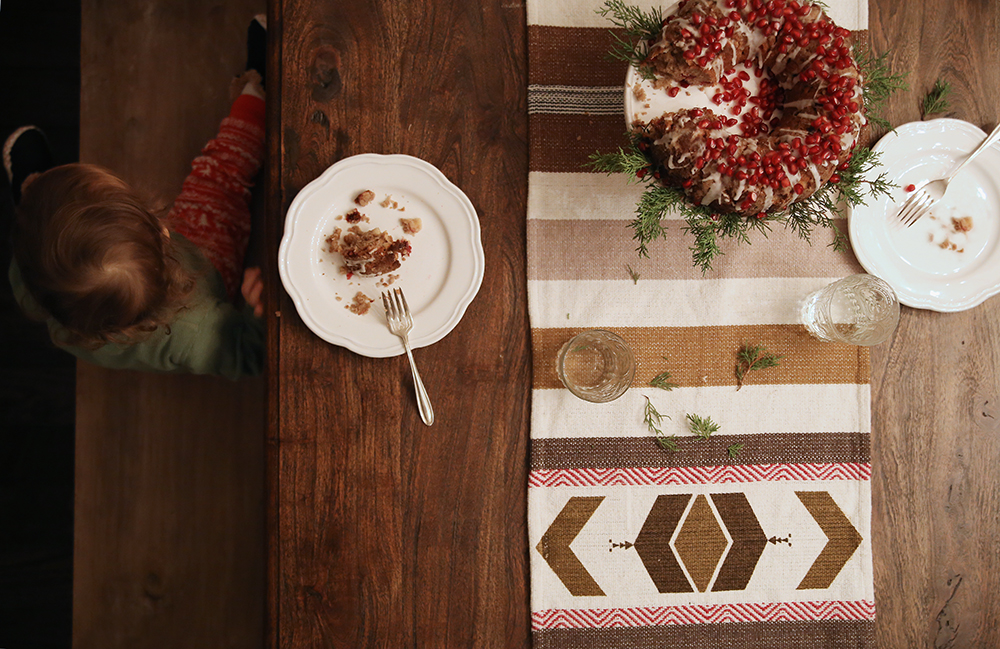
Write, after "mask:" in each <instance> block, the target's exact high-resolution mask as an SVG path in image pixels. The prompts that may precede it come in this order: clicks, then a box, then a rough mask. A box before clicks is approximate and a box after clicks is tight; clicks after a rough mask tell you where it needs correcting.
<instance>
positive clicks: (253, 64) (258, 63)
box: [247, 14, 267, 86]
mask: <svg viewBox="0 0 1000 649" xmlns="http://www.w3.org/2000/svg"><path fill="white" fill-rule="evenodd" d="M266 67H267V17H266V16H265V15H264V14H260V15H258V16H254V19H253V20H251V21H250V26H249V27H247V70H254V71H255V72H257V74H259V75H260V85H261V86H264V85H265V84H264V81H265V79H266V77H265V76H264V72H265V68H266Z"/></svg>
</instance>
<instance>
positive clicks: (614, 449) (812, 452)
mask: <svg viewBox="0 0 1000 649" xmlns="http://www.w3.org/2000/svg"><path fill="white" fill-rule="evenodd" d="M870 439H871V436H870V435H869V434H868V433H850V432H845V433H829V432H823V433H792V434H789V433H779V432H776V433H760V434H753V435H733V434H729V433H727V434H725V435H721V434H720V435H714V436H712V437H710V438H709V439H707V440H702V439H698V438H695V437H688V438H680V437H679V438H678V439H677V442H678V444H680V445H681V446H682V450H683V451H684V452H683V453H669V452H666V451H664V450H663V449H662V448H660V446H659V445H658V444H657V443H656V441H655V440H654V439H653V437H652V435H649V436H647V437H625V438H622V437H591V438H580V437H570V438H557V439H546V438H542V439H533V440H531V470H532V471H545V470H555V469H628V468H634V467H696V466H715V465H718V464H725V463H726V462H727V459H728V458H729V454H728V452H727V449H728V448H729V447H730V446H731V445H733V444H742V445H743V448H742V450H741V451H740V455H739V464H740V465H742V466H750V465H757V464H810V463H817V462H820V463H838V464H840V463H855V462H862V463H867V462H870V461H871V442H870Z"/></svg>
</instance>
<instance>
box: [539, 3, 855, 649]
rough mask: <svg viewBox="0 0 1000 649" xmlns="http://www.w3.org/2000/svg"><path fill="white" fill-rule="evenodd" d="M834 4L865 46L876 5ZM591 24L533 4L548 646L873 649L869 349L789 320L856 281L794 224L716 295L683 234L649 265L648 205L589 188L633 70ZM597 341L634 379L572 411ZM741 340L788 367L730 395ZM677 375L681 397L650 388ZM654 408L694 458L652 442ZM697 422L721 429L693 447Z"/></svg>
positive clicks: (588, 16)
mask: <svg viewBox="0 0 1000 649" xmlns="http://www.w3.org/2000/svg"><path fill="white" fill-rule="evenodd" d="M827 2H828V4H829V5H830V11H829V13H830V14H831V16H832V17H833V19H834V20H835V21H836V22H837V23H838V24H839V25H840V26H842V27H846V28H848V29H850V30H852V31H853V32H854V33H855V35H856V37H858V38H859V39H861V40H866V37H867V34H866V30H867V25H868V15H867V4H866V3H865V2H864V0H827ZM601 5H602V2H601V1H600V0H529V2H528V39H529V41H528V53H529V59H528V66H529V67H528V69H529V88H528V112H529V128H530V131H529V133H530V175H529V185H528V186H529V195H528V227H527V232H528V297H529V313H530V317H531V326H532V345H533V352H534V379H533V391H532V422H531V467H530V474H529V485H528V517H529V525H528V527H529V547H530V552H531V609H532V635H533V639H534V646H535V647H536V648H538V649H549V648H551V649H558V648H564V647H565V648H568V647H573V648H585V647H595V648H596V647H600V648H612V647H628V648H630V649H639V648H644V647H650V648H652V647H699V648H704V647H754V648H762V647H781V648H782V649H788V648H792V647H821V646H823V647H826V646H829V647H833V646H836V647H870V646H872V645H873V629H874V618H875V603H874V587H873V580H872V565H871V564H872V562H871V552H872V551H871V526H870V519H871V481H870V476H871V465H870V440H869V436H870V430H871V428H870V388H869V375H870V365H869V356H868V351H867V349H865V348H857V347H851V346H847V345H841V344H832V343H820V342H818V341H816V340H814V339H812V338H811V337H809V336H808V334H807V333H806V332H805V329H804V328H803V327H802V326H801V325H799V324H798V322H797V315H798V307H799V301H800V300H801V298H802V297H804V296H805V295H806V294H808V293H809V292H810V291H812V290H814V289H816V288H819V287H821V286H823V285H825V284H827V283H829V282H831V281H833V280H834V279H837V278H840V277H843V276H846V275H850V274H853V273H858V272H863V271H862V269H861V267H860V265H859V264H858V262H857V261H856V259H855V258H854V256H853V255H852V254H851V253H850V252H838V251H836V250H834V249H833V248H831V247H829V246H828V244H829V243H830V241H831V240H832V236H831V234H830V233H829V232H826V231H821V232H817V233H815V235H814V236H813V240H812V243H811V245H810V244H809V243H807V242H805V241H803V240H801V239H799V238H798V237H797V236H796V235H795V234H794V233H791V232H789V231H785V230H784V229H783V228H781V227H780V226H778V227H777V228H776V229H774V230H773V231H772V232H771V233H770V235H769V236H768V237H767V238H764V237H760V236H757V237H754V238H753V244H752V245H749V246H748V245H742V246H724V247H723V250H724V251H725V255H724V256H723V257H721V258H719V259H718V260H717V262H716V263H715V269H714V270H713V271H711V272H709V273H707V274H704V275H703V274H702V273H701V272H700V270H698V269H696V268H694V267H693V266H692V262H691V254H690V251H689V249H688V248H689V246H690V245H691V241H690V240H689V237H688V235H686V234H685V233H684V232H683V231H682V225H683V223H682V222H681V221H679V220H672V222H671V223H670V224H669V235H668V238H667V239H666V240H665V241H664V240H660V241H657V242H656V243H655V244H654V245H652V246H651V247H650V258H649V259H640V258H639V257H638V255H637V254H636V252H635V243H634V242H633V241H632V238H631V230H630V229H629V227H628V222H629V221H630V220H631V219H632V218H633V216H634V211H635V206H636V201H637V199H638V198H639V196H640V193H641V189H640V188H639V186H637V185H634V184H628V183H627V182H626V179H625V178H624V177H622V176H620V175H618V176H611V177H608V176H606V175H604V174H599V173H591V172H588V171H587V170H586V169H585V168H584V164H585V163H586V162H587V159H588V156H589V155H590V154H591V153H594V152H598V151H601V152H609V151H614V150H615V147H617V146H619V145H622V144H624V141H625V138H624V133H625V120H624V116H623V83H624V77H625V66H624V64H622V63H620V62H612V61H609V60H608V59H607V58H606V53H607V52H608V50H609V49H610V45H611V41H610V36H609V26H610V23H609V22H607V20H606V19H604V18H602V17H601V16H599V15H598V14H597V13H596V12H595V10H596V9H597V8H598V7H600V6H601ZM641 6H642V7H643V8H647V7H649V6H653V5H652V3H650V2H649V0H645V2H643V3H641ZM663 8H664V9H667V8H669V4H668V5H664V6H663ZM845 226H846V224H841V226H840V229H841V231H842V232H846V227H845ZM626 266H630V267H631V269H632V270H633V271H634V272H635V273H637V274H638V275H639V278H638V279H637V280H633V279H632V278H631V276H630V274H629V271H628V269H627V267H626ZM590 328H603V329H608V330H611V331H614V332H616V333H618V334H619V335H621V336H622V337H623V338H625V340H626V341H627V342H628V344H629V346H630V347H631V348H632V350H633V352H634V353H635V356H636V358H637V361H638V369H637V372H636V377H635V380H634V381H633V384H632V387H631V389H630V390H629V391H628V392H626V393H625V395H624V396H622V397H621V398H620V399H618V400H616V401H614V402H611V403H608V404H592V403H587V402H585V401H582V400H580V399H577V398H576V397H574V396H573V395H571V394H570V393H569V391H567V390H566V389H564V388H563V387H562V385H561V383H560V382H559V379H558V377H557V376H556V372H555V358H556V353H557V351H558V350H559V348H560V346H561V345H562V344H563V343H564V342H565V341H566V340H568V339H569V338H570V337H571V336H572V335H573V334H575V333H577V332H579V331H581V330H584V329H590ZM744 343H754V344H761V345H764V346H766V347H767V348H768V349H769V350H771V351H772V352H775V353H779V354H783V355H784V359H782V361H781V365H780V366H779V367H775V368H770V369H766V370H763V371H758V372H754V373H752V374H750V375H749V376H748V377H747V379H746V383H745V385H744V386H743V387H742V389H740V390H737V389H736V377H735V371H734V369H735V366H736V354H737V351H738V349H739V347H740V345H741V344H744ZM664 370H668V371H670V372H671V375H672V381H673V382H674V383H677V384H678V385H679V386H680V387H678V388H677V389H674V390H672V391H669V392H667V391H663V390H659V389H657V388H653V387H650V386H649V381H650V380H651V379H652V378H653V377H654V376H656V375H657V374H659V373H660V372H662V371H664ZM645 397H648V398H649V399H650V400H651V401H652V403H653V404H654V406H655V407H656V409H657V410H658V411H659V412H660V413H662V414H664V415H667V416H669V417H671V419H670V420H664V421H663V432H664V433H665V434H668V435H669V434H676V435H677V436H678V441H679V445H680V447H681V450H680V451H678V452H668V451H665V450H663V449H661V448H660V447H659V445H658V444H657V443H656V441H655V439H654V438H653V436H652V435H651V433H650V432H649V431H648V430H647V428H646V426H645V425H644V423H643V407H644V405H645ZM688 413H692V414H697V415H699V416H702V417H711V418H712V419H713V420H714V421H715V422H716V423H718V424H719V425H720V430H719V431H718V432H717V433H715V434H714V435H712V437H711V438H710V439H709V440H707V441H704V440H701V439H699V438H697V437H695V436H693V435H691V434H690V433H689V432H688V431H687V430H686V426H685V415H686V414H688ZM734 444H742V450H741V451H740V452H739V453H738V455H737V456H736V457H735V458H731V457H730V455H729V453H728V449H729V447H731V446H732V445H734Z"/></svg>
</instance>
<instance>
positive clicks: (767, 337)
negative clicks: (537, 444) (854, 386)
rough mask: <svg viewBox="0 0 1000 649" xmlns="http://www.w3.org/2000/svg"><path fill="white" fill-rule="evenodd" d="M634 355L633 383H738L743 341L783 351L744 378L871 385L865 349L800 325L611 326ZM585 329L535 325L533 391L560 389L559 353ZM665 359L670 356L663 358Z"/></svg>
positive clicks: (771, 382) (776, 382) (767, 381)
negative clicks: (658, 379)
mask: <svg viewBox="0 0 1000 649" xmlns="http://www.w3.org/2000/svg"><path fill="white" fill-rule="evenodd" d="M611 330H612V331H614V332H615V333H617V334H618V335H620V336H621V337H622V338H624V339H625V342H627V343H628V345H629V347H630V348H631V349H632V353H633V354H634V355H635V357H636V362H637V370H636V375H635V379H634V380H633V381H632V386H633V387H635V386H640V385H648V384H649V381H650V380H651V379H652V378H653V377H654V376H656V375H657V374H659V373H660V372H663V371H664V370H668V371H669V372H670V375H671V381H672V382H674V383H676V384H677V385H679V386H681V387H698V386H706V385H733V386H735V385H736V374H735V369H736V353H737V351H738V349H739V347H740V345H742V344H744V343H752V344H757V345H764V346H765V347H767V348H768V349H769V350H770V351H771V352H773V353H775V354H782V355H784V358H783V359H782V360H781V364H780V366H779V367H775V368H769V369H766V370H763V371H758V372H754V373H753V374H751V375H750V376H749V377H748V378H747V379H746V381H747V382H751V381H752V382H753V383H757V384H767V385H783V384H804V383H868V382H869V381H870V369H871V368H870V366H869V361H868V359H869V354H868V348H867V347H855V346H853V345H846V344H842V343H824V342H820V341H819V340H816V339H815V338H813V337H812V336H810V335H809V334H808V333H807V332H806V330H805V328H804V327H803V326H801V325H741V326H729V327H662V328H654V327H634V328H611ZM580 331H582V329H579V328H573V329H569V328H566V329H532V330H531V338H532V350H533V367H534V380H533V386H532V387H534V388H535V389H558V388H562V387H563V385H562V383H560V381H559V377H558V376H557V375H556V355H557V353H558V352H559V348H560V347H562V345H563V343H565V342H566V341H567V340H569V339H570V338H571V337H573V336H574V335H575V334H577V333H579V332H580ZM664 357H666V359H667V360H664Z"/></svg>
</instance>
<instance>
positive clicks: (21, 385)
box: [0, 0, 111, 649]
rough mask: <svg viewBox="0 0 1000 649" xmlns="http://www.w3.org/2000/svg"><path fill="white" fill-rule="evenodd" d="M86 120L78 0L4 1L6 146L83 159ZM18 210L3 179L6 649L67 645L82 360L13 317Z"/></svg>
mask: <svg viewBox="0 0 1000 649" xmlns="http://www.w3.org/2000/svg"><path fill="white" fill-rule="evenodd" d="M79 114H80V0H52V1H48V2H40V1H39V0H2V2H0V141H3V140H6V138H7V136H8V135H9V134H10V132H11V131H13V130H14V129H16V128H17V127H19V126H22V125H25V124H35V125H37V126H39V127H41V128H42V129H43V130H44V131H45V132H46V133H47V134H48V136H49V140H50V142H51V144H52V150H53V155H54V157H55V161H56V163H57V164H61V163H65V162H73V161H76V159H77V156H78V152H79V139H80V137H79V135H80V128H79ZM109 127H111V126H110V125H109ZM12 213H13V205H12V203H11V199H10V193H9V189H8V186H7V177H6V174H0V268H2V270H3V281H0V334H2V335H0V647H2V648H3V649H22V648H33V647H69V646H70V644H71V622H72V582H73V433H74V405H75V404H74V395H75V381H76V363H75V361H74V359H73V358H72V357H71V356H70V355H69V354H66V353H65V352H61V351H58V350H56V349H55V348H54V347H53V346H52V345H51V343H50V342H49V339H48V335H47V334H46V331H45V328H44V327H43V326H41V325H39V324H38V323H33V322H30V321H28V320H26V319H25V318H24V317H23V316H22V315H21V314H20V312H19V311H18V310H17V308H16V305H15V303H14V299H13V296H12V295H11V291H10V286H9V284H8V283H7V281H6V272H7V267H8V265H9V260H10V241H9V236H8V234H9V229H10V222H11V218H12Z"/></svg>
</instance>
